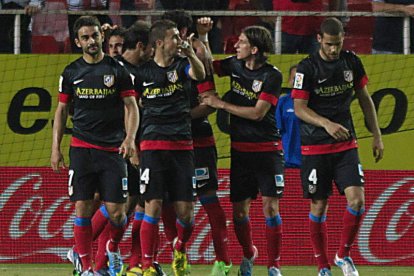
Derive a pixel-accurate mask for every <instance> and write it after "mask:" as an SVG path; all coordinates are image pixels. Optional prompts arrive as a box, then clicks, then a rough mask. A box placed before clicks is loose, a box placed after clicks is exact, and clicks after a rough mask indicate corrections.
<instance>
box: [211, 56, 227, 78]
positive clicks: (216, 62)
mask: <svg viewBox="0 0 414 276" xmlns="http://www.w3.org/2000/svg"><path fill="white" fill-rule="evenodd" d="M213 68H214V72H215V73H216V74H217V75H219V77H221V76H224V72H223V70H221V60H213Z"/></svg>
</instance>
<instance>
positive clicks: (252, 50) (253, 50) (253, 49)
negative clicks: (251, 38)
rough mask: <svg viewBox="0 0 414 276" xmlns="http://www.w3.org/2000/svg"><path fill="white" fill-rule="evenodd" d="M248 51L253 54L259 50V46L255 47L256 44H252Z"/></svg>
mask: <svg viewBox="0 0 414 276" xmlns="http://www.w3.org/2000/svg"><path fill="white" fill-rule="evenodd" d="M250 51H251V53H252V55H255V54H257V53H258V52H259V48H257V47H256V46H253V47H252V49H251V50H250Z"/></svg>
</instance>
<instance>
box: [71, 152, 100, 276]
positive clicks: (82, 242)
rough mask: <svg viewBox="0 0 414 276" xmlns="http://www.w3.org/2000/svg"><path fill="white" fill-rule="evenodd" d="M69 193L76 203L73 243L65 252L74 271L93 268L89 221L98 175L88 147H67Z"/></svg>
mask: <svg viewBox="0 0 414 276" xmlns="http://www.w3.org/2000/svg"><path fill="white" fill-rule="evenodd" d="M69 156H70V160H71V162H70V168H69V196H70V200H71V201H72V202H75V210H76V217H75V221H74V224H75V225H74V238H75V246H74V248H73V249H71V250H70V251H69V252H68V259H69V260H70V261H71V262H72V263H73V264H74V266H75V270H76V271H77V273H79V274H81V273H82V272H83V271H88V270H89V269H91V268H92V223H91V218H92V215H93V212H94V201H93V197H94V192H95V191H96V189H97V183H98V177H97V175H96V174H95V172H94V169H93V168H92V166H91V164H93V157H92V155H91V150H90V149H85V148H74V147H71V148H70V153H69Z"/></svg>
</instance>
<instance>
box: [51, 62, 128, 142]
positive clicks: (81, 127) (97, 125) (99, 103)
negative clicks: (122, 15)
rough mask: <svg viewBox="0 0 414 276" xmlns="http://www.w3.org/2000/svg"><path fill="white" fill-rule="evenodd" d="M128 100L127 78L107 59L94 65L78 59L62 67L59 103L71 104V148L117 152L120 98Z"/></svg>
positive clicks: (121, 133) (121, 123)
mask: <svg viewBox="0 0 414 276" xmlns="http://www.w3.org/2000/svg"><path fill="white" fill-rule="evenodd" d="M128 96H135V91H134V89H133V84H132V79H131V77H130V74H129V73H128V71H127V70H126V69H125V68H124V67H123V66H122V65H121V64H119V63H118V62H117V61H116V60H114V59H113V58H111V57H109V56H106V55H105V56H104V58H103V59H102V61H100V62H98V63H95V64H90V63H87V62H86V61H85V60H84V59H83V58H82V57H81V58H79V59H77V60H75V61H74V62H72V63H71V64H69V65H68V66H66V68H65V69H64V71H63V73H62V75H61V77H60V82H59V101H60V102H65V103H68V102H70V101H72V100H73V107H74V114H73V139H72V145H74V146H83V147H94V146H98V148H102V149H107V150H111V148H112V149H113V150H117V148H118V147H119V146H120V145H121V143H122V141H123V140H124V138H125V131H124V103H123V100H122V98H123V97H128ZM83 142H85V143H83ZM88 145H90V146H88Z"/></svg>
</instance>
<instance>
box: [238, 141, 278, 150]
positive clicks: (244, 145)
mask: <svg viewBox="0 0 414 276" xmlns="http://www.w3.org/2000/svg"><path fill="white" fill-rule="evenodd" d="M231 148H232V149H234V150H237V151H240V152H254V151H260V152H262V151H263V152H264V151H277V150H282V144H281V143H280V142H258V143H251V142H231Z"/></svg>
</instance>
